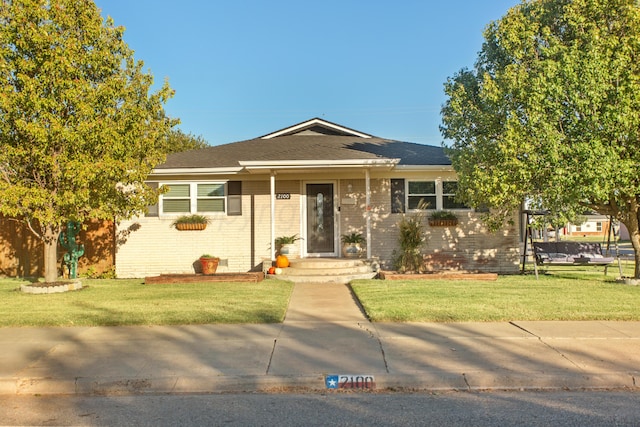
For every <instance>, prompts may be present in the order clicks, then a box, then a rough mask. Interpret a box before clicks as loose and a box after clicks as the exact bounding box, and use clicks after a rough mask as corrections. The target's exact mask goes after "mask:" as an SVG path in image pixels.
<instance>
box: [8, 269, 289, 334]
mask: <svg viewBox="0 0 640 427" xmlns="http://www.w3.org/2000/svg"><path fill="white" fill-rule="evenodd" d="M23 283H27V282H25V281H21V280H17V279H3V280H0V327H6V326H99V325H104V326H116V325H186V324H206V323H277V322H282V320H283V319H284V315H285V313H286V309H287V305H288V302H289V297H290V295H291V291H292V289H293V285H292V284H291V283H289V282H284V281H278V280H264V281H262V282H260V283H190V284H179V285H176V284H168V285H144V283H143V280H141V279H137V280H134V279H113V280H98V279H93V280H92V279H83V285H84V286H85V288H83V289H82V290H79V291H73V292H65V293H60V294H46V295H43V294H27V293H23V292H21V291H20V290H19V288H20V285H21V284H23Z"/></svg>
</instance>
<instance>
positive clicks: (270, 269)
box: [267, 267, 276, 274]
mask: <svg viewBox="0 0 640 427" xmlns="http://www.w3.org/2000/svg"><path fill="white" fill-rule="evenodd" d="M267 273H268V274H276V268H275V267H269V270H268V271H267Z"/></svg>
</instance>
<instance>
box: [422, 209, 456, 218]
mask: <svg viewBox="0 0 640 427" xmlns="http://www.w3.org/2000/svg"><path fill="white" fill-rule="evenodd" d="M429 219H458V217H457V216H456V214H454V213H453V212H451V211H433V212H431V213H430V214H429Z"/></svg>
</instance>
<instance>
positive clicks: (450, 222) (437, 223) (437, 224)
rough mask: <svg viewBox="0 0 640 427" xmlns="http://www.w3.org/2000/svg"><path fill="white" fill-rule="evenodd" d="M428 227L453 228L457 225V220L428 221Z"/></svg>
mask: <svg viewBox="0 0 640 427" xmlns="http://www.w3.org/2000/svg"><path fill="white" fill-rule="evenodd" d="M429 225H430V226H431V227H453V226H456V225H458V220H457V219H430V220H429Z"/></svg>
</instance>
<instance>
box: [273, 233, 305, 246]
mask: <svg viewBox="0 0 640 427" xmlns="http://www.w3.org/2000/svg"><path fill="white" fill-rule="evenodd" d="M298 240H302V237H298V235H297V234H294V235H293V236H280V237H276V240H275V244H276V245H290V244H292V243H295V242H297V241H298Z"/></svg>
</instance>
